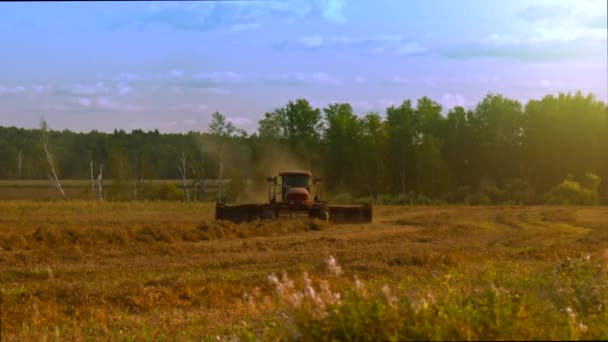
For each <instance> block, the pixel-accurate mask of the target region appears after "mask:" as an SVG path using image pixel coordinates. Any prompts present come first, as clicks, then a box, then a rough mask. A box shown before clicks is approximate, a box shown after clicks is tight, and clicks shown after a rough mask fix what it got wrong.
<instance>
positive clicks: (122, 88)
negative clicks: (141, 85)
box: [116, 83, 133, 95]
mask: <svg viewBox="0 0 608 342" xmlns="http://www.w3.org/2000/svg"><path fill="white" fill-rule="evenodd" d="M132 90H133V88H131V87H130V86H128V85H126V84H124V83H120V84H118V85H117V86H116V92H117V93H118V94H119V95H127V94H129V93H130V92H131V91H132Z"/></svg>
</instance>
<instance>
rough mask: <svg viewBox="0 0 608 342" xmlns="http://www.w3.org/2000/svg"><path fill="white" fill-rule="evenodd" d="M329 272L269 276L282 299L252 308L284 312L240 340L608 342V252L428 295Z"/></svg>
mask: <svg viewBox="0 0 608 342" xmlns="http://www.w3.org/2000/svg"><path fill="white" fill-rule="evenodd" d="M327 266H328V269H329V275H328V276H327V277H326V278H325V279H322V278H318V279H314V278H312V277H311V276H310V275H309V274H308V273H307V272H304V273H303V274H302V276H301V277H300V278H299V279H294V280H292V279H291V278H289V276H288V275H287V274H285V273H283V274H282V275H281V276H277V275H275V274H272V275H270V276H268V281H269V282H270V283H271V284H272V286H273V287H274V289H275V296H274V298H272V299H270V302H269V298H267V297H266V298H262V297H260V296H255V295H254V296H251V295H246V300H247V301H248V303H249V305H250V306H251V307H256V306H258V307H263V306H268V305H272V306H276V308H278V311H277V312H276V314H275V315H274V316H273V317H271V318H269V319H268V320H267V321H266V322H265V326H263V327H261V326H258V327H246V328H243V329H242V330H241V331H240V332H239V333H238V334H237V335H238V336H239V337H240V339H244V340H258V339H264V340H266V339H270V340H274V339H281V340H283V339H289V340H304V341H327V340H341V341H352V340H365V341H379V340H391V341H397V340H486V339H488V340H532V339H550V340H578V339H584V340H588V339H594V340H607V339H608V310H607V309H606V305H607V304H608V300H607V299H608V286H607V280H608V249H607V250H605V252H604V253H603V254H601V255H593V256H592V255H587V256H584V257H581V258H576V259H570V258H568V259H566V260H564V261H563V262H562V263H560V264H558V265H555V267H554V268H553V269H551V270H548V272H547V274H539V275H537V276H535V277H530V276H528V277H525V278H521V279H514V280H513V281H512V282H510V283H508V284H495V283H493V282H488V283H485V284H484V283H482V284H480V285H481V286H475V287H473V288H470V287H467V286H466V283H467V281H466V279H463V278H460V279H459V278H458V276H456V277H452V275H450V274H446V275H437V282H438V284H439V287H437V288H434V289H431V288H430V287H429V291H428V292H427V293H426V294H424V295H409V294H408V293H403V292H402V291H400V290H399V288H398V287H397V288H396V289H395V288H391V287H389V286H388V285H386V284H383V283H382V282H378V281H369V282H363V281H361V280H359V279H358V278H357V277H356V276H354V277H353V278H350V279H349V278H348V277H345V276H343V272H342V269H341V268H340V266H339V265H337V263H336V262H335V259H334V258H333V257H330V259H329V260H328V261H327ZM482 278H483V277H482ZM482 282H483V280H482ZM338 289H339V290H338Z"/></svg>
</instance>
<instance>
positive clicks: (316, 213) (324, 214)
mask: <svg viewBox="0 0 608 342" xmlns="http://www.w3.org/2000/svg"><path fill="white" fill-rule="evenodd" d="M310 217H311V218H316V219H319V220H321V221H327V220H329V210H328V209H327V208H319V209H315V210H313V211H312V212H311V215H310Z"/></svg>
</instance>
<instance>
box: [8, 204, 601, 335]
mask: <svg viewBox="0 0 608 342" xmlns="http://www.w3.org/2000/svg"><path fill="white" fill-rule="evenodd" d="M0 213H1V215H0V247H1V248H2V249H1V250H0V284H1V285H0V289H1V291H2V313H1V323H2V327H1V328H2V330H1V337H2V340H3V341H9V340H22V339H37V340H38V339H42V338H45V337H48V338H55V337H56V338H57V339H65V338H72V339H76V340H81V339H91V338H93V339H102V340H107V339H112V340H116V339H118V340H124V339H132V338H135V339H160V340H163V339H178V340H182V339H186V340H187V339H200V338H201V337H203V338H204V337H207V338H213V337H214V336H215V335H222V336H231V335H232V334H237V335H239V332H242V331H244V330H246V331H259V329H262V330H263V329H268V327H270V326H272V324H274V323H273V322H276V319H275V318H276V314H277V310H280V309H281V305H280V303H279V302H278V301H277V300H276V299H275V298H274V297H273V296H274V289H273V286H272V284H270V283H269V282H268V281H267V277H268V275H269V274H272V273H274V274H280V273H281V272H283V271H285V272H287V273H288V274H291V275H299V274H302V273H303V272H304V271H307V272H308V273H309V274H310V276H311V277H312V278H313V279H320V278H323V277H327V271H326V267H325V265H324V260H326V259H327V258H328V256H330V255H333V256H335V257H336V258H337V260H338V261H339V262H340V265H341V267H342V269H343V271H344V275H343V276H342V277H331V278H330V280H331V286H332V289H333V288H336V289H345V288H347V287H348V286H350V285H349V284H350V282H352V278H353V276H355V275H356V276H357V277H358V278H359V279H361V280H362V281H364V282H366V283H367V284H369V286H370V288H373V287H374V284H377V285H378V286H380V285H381V284H388V285H389V286H390V287H391V288H392V289H397V290H398V291H399V293H406V294H407V295H408V296H410V297H411V298H423V297H424V296H427V295H428V294H429V293H433V294H435V296H436V297H441V294H443V293H446V291H448V290H447V289H446V286H445V282H446V279H449V283H450V286H451V288H452V289H456V290H457V292H456V293H459V294H462V296H463V298H464V297H466V295H470V294H473V293H476V291H485V289H487V286H488V284H496V285H497V286H503V287H507V288H512V289H517V290H518V291H523V293H524V294H526V295H529V296H534V297H535V298H538V300H540V301H541V302H543V303H544V302H546V303H554V304H555V306H556V307H560V305H561V304H563V305H562V306H561V307H564V308H565V307H566V306H567V305H570V306H572V307H574V308H578V309H577V310H578V311H577V312H581V310H582V309H580V307H582V305H587V304H589V303H591V302H592V301H599V304H603V305H604V309H603V310H605V307H606V305H607V301H606V298H605V292H601V291H600V292H598V293H595V292H593V291H595V290H593V289H595V287H593V288H592V287H589V288H588V290H589V291H588V292H593V293H592V294H590V295H589V296H579V297H576V298H578V299H577V300H580V301H583V302H584V301H585V300H588V301H589V303H586V302H584V303H578V304H577V303H561V302H560V300H565V299H567V298H569V297H563V298H564V299H560V298H559V296H555V295H554V292H552V291H548V290H547V291H543V290H542V289H544V288H549V287H555V286H557V285H555V284H556V283H555V279H554V278H551V277H553V276H552V274H554V272H555V270H556V267H559V265H562V263H563V262H564V260H568V259H567V258H571V259H575V258H579V259H580V258H584V257H585V256H587V255H590V256H592V258H600V259H597V260H603V259H601V256H603V255H604V253H606V248H607V246H608V208H606V207H595V208H590V207H585V208H575V207H567V208H566V207H502V206H501V207H455V206H449V207H394V206H386V207H377V208H375V212H374V223H373V224H370V225H337V226H329V225H327V224H323V223H319V222H306V221H278V222H264V223H260V222H256V223H250V224H241V225H234V224H231V223H221V222H214V221H213V219H212V218H213V206H212V205H208V204H185V203H175V202H173V203H169V202H164V203H163V202H150V203H97V202H63V203H60V202H17V201H15V202H0ZM593 260H596V259H593ZM602 267H608V265H603V266H602ZM599 279H600V282H602V280H603V283H600V284H599V285H600V287H601V286H605V281H606V279H605V278H599ZM595 285H598V284H595ZM581 286H582V285H581ZM581 288H582V289H585V287H584V286H583V287H581ZM527 289H528V290H527ZM577 289H579V287H577ZM583 292H585V291H583ZM253 297H255V298H256V300H255V301H254V302H252V301H251V300H249V299H247V298H253ZM560 303H561V304H560ZM554 304H551V305H554ZM593 304H594V305H599V304H598V303H595V302H593ZM577 305H578V306H577ZM589 305H591V304H589ZM564 317H565V316H564ZM578 317H579V319H581V320H591V318H589V317H590V316H586V314H585V313H581V314H579V316H578ZM555 324H559V322H555ZM258 328H259V329H258ZM545 328H546V327H545ZM600 328H601V326H600ZM256 329H258V330H256ZM543 329H544V328H542V327H541V328H539V330H538V331H537V335H527V336H528V337H529V336H535V337H536V338H556V337H555V336H554V335H551V334H549V333H548V331H550V330H547V329H545V330H543ZM605 329H608V328H605ZM606 331H608V330H604V333H605V334H607V332H606ZM258 336H266V335H258ZM268 336H271V335H268ZM594 336H596V335H593V336H591V337H594ZM599 336H607V335H601V331H600V335H599ZM481 337H482V338H483V337H484V336H481ZM486 337H488V338H492V336H486ZM582 337H583V338H584V336H582ZM473 338H475V336H474V335H473ZM477 338H480V336H477Z"/></svg>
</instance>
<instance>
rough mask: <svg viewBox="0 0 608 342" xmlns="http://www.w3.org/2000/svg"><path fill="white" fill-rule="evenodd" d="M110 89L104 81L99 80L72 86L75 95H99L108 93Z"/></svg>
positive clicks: (71, 90)
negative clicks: (93, 82)
mask: <svg viewBox="0 0 608 342" xmlns="http://www.w3.org/2000/svg"><path fill="white" fill-rule="evenodd" d="M109 91H110V87H108V86H107V85H106V84H105V83H104V82H97V83H95V84H75V85H73V86H72V87H71V89H70V92H71V93H73V94H75V95H99V94H107V93H108V92H109Z"/></svg>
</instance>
